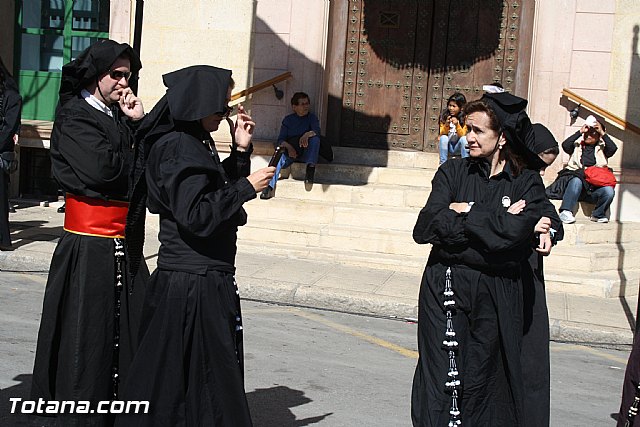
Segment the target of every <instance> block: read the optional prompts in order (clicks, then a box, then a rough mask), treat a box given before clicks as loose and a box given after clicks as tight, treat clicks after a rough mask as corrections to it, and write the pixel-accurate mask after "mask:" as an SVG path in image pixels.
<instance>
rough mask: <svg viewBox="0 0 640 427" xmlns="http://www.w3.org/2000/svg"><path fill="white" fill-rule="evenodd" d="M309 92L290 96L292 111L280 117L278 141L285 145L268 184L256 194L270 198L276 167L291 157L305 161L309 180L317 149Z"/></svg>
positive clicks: (284, 165)
mask: <svg viewBox="0 0 640 427" xmlns="http://www.w3.org/2000/svg"><path fill="white" fill-rule="evenodd" d="M309 106H310V100H309V95H307V94H306V93H304V92H296V93H294V94H293V97H292V98H291V107H292V108H293V111H294V112H293V113H292V114H289V115H288V116H286V117H285V118H284V119H283V120H282V126H281V127H280V135H278V144H279V145H280V146H282V147H284V148H286V151H285V153H284V154H283V155H282V157H281V158H280V161H279V162H278V165H277V166H276V173H275V175H274V176H273V179H272V180H271V182H269V186H268V187H267V188H265V189H264V191H263V192H262V194H260V198H261V199H270V198H272V197H273V196H274V195H275V194H274V193H275V188H276V183H277V182H278V177H279V175H280V171H281V170H282V169H284V168H287V167H289V166H291V164H292V163H293V162H294V161H298V162H304V163H306V164H307V171H306V174H305V178H304V181H305V182H306V183H310V184H313V179H314V176H315V171H316V163H318V155H319V153H320V121H319V120H318V116H316V115H315V114H313V113H311V112H310V111H309Z"/></svg>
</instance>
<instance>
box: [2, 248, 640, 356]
mask: <svg viewBox="0 0 640 427" xmlns="http://www.w3.org/2000/svg"><path fill="white" fill-rule="evenodd" d="M25 252H27V253H25ZM25 252H17V251H5V252H0V271H12V272H24V273H28V272H38V273H40V272H42V273H47V272H48V271H49V264H50V257H51V255H50V254H48V253H47V254H45V253H43V252H35V251H32V252H30V253H29V252H28V251H25ZM237 282H238V284H239V288H240V293H241V298H242V299H243V300H254V301H262V302H267V303H272V304H286V305H293V306H300V307H309V308H315V309H323V310H331V311H340V312H345V313H352V314H359V315H368V316H376V317H385V318H392V319H404V320H407V321H413V322H415V321H417V317H418V306H417V300H414V299H413V298H399V297H389V296H385V295H372V294H370V293H364V292H357V291H349V290H343V289H342V290H340V291H339V292H336V289H333V288H320V287H317V286H308V285H301V284H299V283H292V282H283V281H278V280H271V279H256V278H254V277H250V276H242V275H238V276H237ZM549 332H550V338H551V340H552V341H561V342H571V343H576V344H585V345H596V346H604V347H628V346H630V345H631V344H632V343H633V332H632V331H631V330H630V329H626V328H614V327H607V326H601V325H593V324H589V323H581V322H573V321H569V320H563V319H551V318H550V319H549Z"/></svg>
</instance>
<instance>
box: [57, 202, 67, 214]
mask: <svg viewBox="0 0 640 427" xmlns="http://www.w3.org/2000/svg"><path fill="white" fill-rule="evenodd" d="M66 206H67V204H66V203H65V204H64V205H62V206H60V207H59V208H58V209H57V211H58V213H64V211H65V207H66Z"/></svg>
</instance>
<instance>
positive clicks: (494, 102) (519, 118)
mask: <svg viewBox="0 0 640 427" xmlns="http://www.w3.org/2000/svg"><path fill="white" fill-rule="evenodd" d="M482 99H483V100H484V101H486V102H487V103H488V104H489V105H490V106H491V108H492V109H493V111H494V112H495V113H496V116H497V117H498V121H499V122H500V126H501V127H502V132H504V134H505V137H506V139H507V141H508V142H509V145H510V147H511V149H512V150H513V151H514V152H515V153H516V154H518V155H520V156H521V157H522V158H523V159H524V160H525V162H526V163H527V167H528V168H529V169H534V170H538V169H540V168H542V167H544V166H545V164H544V162H543V161H542V159H540V157H538V152H537V151H535V149H536V147H535V136H534V131H533V126H532V125H531V120H530V119H529V116H528V115H527V113H526V112H525V111H524V109H525V108H526V107H527V100H526V99H523V98H520V97H518V96H515V95H512V94H510V93H508V92H499V93H485V94H484V95H482Z"/></svg>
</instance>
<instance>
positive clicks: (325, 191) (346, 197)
mask: <svg viewBox="0 0 640 427" xmlns="http://www.w3.org/2000/svg"><path fill="white" fill-rule="evenodd" d="M429 191H430V188H429V187H412V186H405V185H387V184H367V185H345V184H322V183H315V184H314V185H313V186H305V185H304V184H303V183H302V182H300V181H298V180H293V179H284V180H283V179H281V180H279V181H278V185H277V186H276V198H277V199H289V200H311V201H315V202H325V203H343V204H346V203H351V204H358V205H366V206H390V207H404V208H414V209H416V212H417V211H419V210H420V209H422V207H423V206H424V204H425V203H426V201H427V197H428V196H429Z"/></svg>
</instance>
